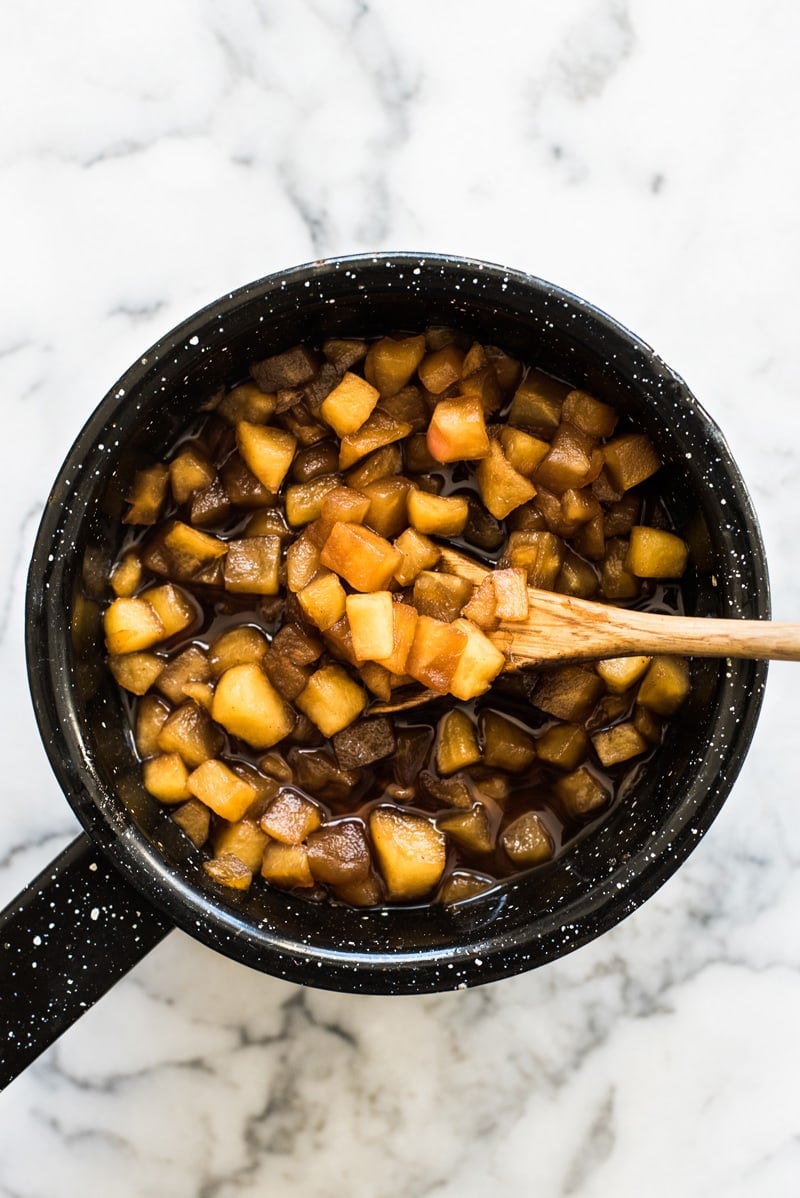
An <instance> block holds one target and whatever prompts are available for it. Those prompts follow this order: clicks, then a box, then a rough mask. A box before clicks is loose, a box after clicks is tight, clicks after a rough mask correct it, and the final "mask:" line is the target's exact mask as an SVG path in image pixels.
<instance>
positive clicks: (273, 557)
mask: <svg viewBox="0 0 800 1198" xmlns="http://www.w3.org/2000/svg"><path fill="white" fill-rule="evenodd" d="M280 563H281V539H280V537H273V536H266V537H241V538H239V539H237V540H233V541H228V554H227V557H226V558H225V570H224V579H225V590H226V591H230V592H231V594H232V595H277V594H278V591H279V590H280Z"/></svg>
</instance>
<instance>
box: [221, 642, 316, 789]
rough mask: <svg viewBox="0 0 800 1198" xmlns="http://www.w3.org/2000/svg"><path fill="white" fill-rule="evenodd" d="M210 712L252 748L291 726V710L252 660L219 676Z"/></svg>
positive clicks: (266, 744) (274, 739) (269, 741)
mask: <svg viewBox="0 0 800 1198" xmlns="http://www.w3.org/2000/svg"><path fill="white" fill-rule="evenodd" d="M211 714H212V716H213V717H214V719H215V720H216V721H217V723H218V724H221V725H222V727H223V728H224V729H225V730H226V731H227V732H229V733H230V734H231V735H232V736H238V737H240V738H241V739H242V740H244V741H246V742H247V743H248V744H249V745H252V746H253V748H254V749H269V748H271V747H272V746H273V745H274V744H277V743H278V741H279V740H283V738H284V736H288V735H289V733H290V732H291V730H292V727H293V726H294V716H293V715H292V712H291V709H290V708H289V707H288V706H287V705H286V703H285V702H284V700H283V698H282V696H281V695H280V694H279V693H278V691H277V690H276V689H275V687H274V686H273V685H272V683H271V682H270V681H269V679H268V678H267V677H266V675H265V674H264V671H263V670H262V669H261V667H260V666H258V665H256V663H255V662H250V663H247V664H243V665H238V666H232V667H231V668H230V669H228V670H226V671H225V673H224V674H222V675H221V677H220V679H219V681H218V683H217V687H216V690H215V692H214V703H213V706H212V708H211ZM198 797H202V796H198Z"/></svg>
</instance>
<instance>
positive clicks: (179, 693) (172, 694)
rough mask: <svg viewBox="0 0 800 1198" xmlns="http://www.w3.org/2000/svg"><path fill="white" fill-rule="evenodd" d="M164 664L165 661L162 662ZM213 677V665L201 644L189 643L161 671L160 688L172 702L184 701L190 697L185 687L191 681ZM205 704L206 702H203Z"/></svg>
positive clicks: (200, 680) (201, 681)
mask: <svg viewBox="0 0 800 1198" xmlns="http://www.w3.org/2000/svg"><path fill="white" fill-rule="evenodd" d="M161 664H162V666H163V665H164V663H163V662H162V663H161ZM210 678H211V667H210V665H209V661H208V656H207V654H206V652H205V650H203V649H201V648H200V646H199V645H188V646H187V647H186V648H185V649H184V650H183V651H182V652H181V653H179V654H178V655H177V657H173V658H171V659H170V661H169V662H168V663H167V664H166V666H165V668H164V669H163V670H162V671H161V674H160V676H159V678H158V690H160V691H161V693H162V695H166V697H167V698H168V699H169V700H170V702H171V703H176V704H177V703H182V702H183V701H184V699H187V698H189V697H190V696H188V695H187V694H186V691H185V689H184V688H185V687H186V686H187V685H190V684H191V683H205V682H208V681H209V680H210ZM201 706H204V704H201Z"/></svg>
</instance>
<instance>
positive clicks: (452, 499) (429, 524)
mask: <svg viewBox="0 0 800 1198" xmlns="http://www.w3.org/2000/svg"><path fill="white" fill-rule="evenodd" d="M468 516H469V505H468V504H467V501H466V499H465V498H464V496H463V495H448V496H444V495H431V494H430V493H429V492H428V491H412V492H411V493H410V495H409V497H408V519H409V523H410V524H411V526H412V528H415V529H416V530H417V532H421V533H424V534H426V535H430V534H431V533H433V534H434V535H435V536H439V537H452V536H458V534H459V533H461V532H463V531H464V525H465V524H466V523H467V517H468Z"/></svg>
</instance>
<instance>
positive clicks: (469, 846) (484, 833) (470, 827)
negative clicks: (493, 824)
mask: <svg viewBox="0 0 800 1198" xmlns="http://www.w3.org/2000/svg"><path fill="white" fill-rule="evenodd" d="M439 827H440V828H441V830H442V832H445V833H446V834H447V836H448V837H449V838H450V839H451V840H454V841H455V843H456V844H457V845H458V846H459V848H461V849H463V850H464V851H465V852H467V853H478V854H480V853H490V852H491V851H492V849H493V848H494V840H493V838H492V833H491V828H490V826H489V817H488V815H487V813H486V808H485V807H484V806H483V804H482V803H475V805H474V806H473V807H471V808H470V810H469V811H453V812H448V814H447V815H444V816H440V818H439Z"/></svg>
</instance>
